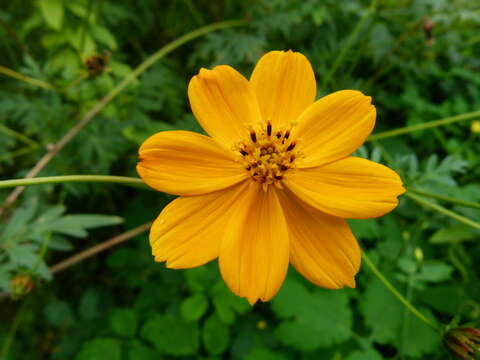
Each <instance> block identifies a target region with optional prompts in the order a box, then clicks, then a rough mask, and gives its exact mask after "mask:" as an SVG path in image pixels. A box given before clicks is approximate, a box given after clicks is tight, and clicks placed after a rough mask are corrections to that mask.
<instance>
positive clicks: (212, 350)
mask: <svg viewBox="0 0 480 360" xmlns="http://www.w3.org/2000/svg"><path fill="white" fill-rule="evenodd" d="M202 337H203V344H204V345H205V349H207V351H208V353H209V354H212V355H220V354H223V353H224V352H225V350H226V349H227V347H228V343H229V341H230V328H229V327H228V326H227V325H225V324H224V323H223V322H221V321H220V319H219V318H218V316H216V315H212V316H210V317H209V318H208V319H207V320H205V323H204V324H203V332H202Z"/></svg>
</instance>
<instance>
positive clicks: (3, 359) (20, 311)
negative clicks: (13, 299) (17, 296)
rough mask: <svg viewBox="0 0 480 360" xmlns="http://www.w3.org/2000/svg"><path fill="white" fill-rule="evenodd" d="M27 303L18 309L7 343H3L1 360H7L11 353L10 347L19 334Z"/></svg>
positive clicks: (23, 302)
mask: <svg viewBox="0 0 480 360" xmlns="http://www.w3.org/2000/svg"><path fill="white" fill-rule="evenodd" d="M26 302H27V300H26V299H25V300H23V301H22V304H21V305H20V307H19V308H18V310H17V313H16V314H15V317H14V318H13V322H12V325H10V329H9V330H8V334H7V337H6V338H5V341H4V342H3V345H2V351H1V352H0V359H1V360H6V359H7V355H8V353H9V351H10V347H11V346H12V343H13V339H14V338H15V334H16V333H17V330H18V326H19V325H20V321H21V320H22V315H23V311H24V310H25V309H26V306H25V304H26Z"/></svg>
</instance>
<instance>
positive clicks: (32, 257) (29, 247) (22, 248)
mask: <svg viewBox="0 0 480 360" xmlns="http://www.w3.org/2000/svg"><path fill="white" fill-rule="evenodd" d="M5 251H6V253H7V255H8V257H9V258H10V261H11V262H12V263H13V264H15V265H17V266H18V265H22V266H25V267H27V268H29V269H33V268H34V267H35V265H36V264H37V259H38V254H37V251H38V246H37V245H34V244H19V245H16V246H11V247H7V248H6V249H5Z"/></svg>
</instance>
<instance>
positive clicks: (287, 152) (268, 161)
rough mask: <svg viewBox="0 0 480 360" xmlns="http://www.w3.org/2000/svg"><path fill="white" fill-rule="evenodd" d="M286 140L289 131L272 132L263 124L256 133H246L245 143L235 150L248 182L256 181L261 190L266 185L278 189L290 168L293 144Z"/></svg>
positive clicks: (293, 142) (270, 127) (292, 161)
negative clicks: (248, 134)
mask: <svg viewBox="0 0 480 360" xmlns="http://www.w3.org/2000/svg"><path fill="white" fill-rule="evenodd" d="M289 137H290V130H289V129H288V130H278V131H273V129H272V124H270V123H267V125H266V127H265V128H263V129H260V131H255V130H250V138H249V140H247V141H242V142H240V143H239V144H237V146H236V148H235V149H236V151H238V152H240V154H241V161H242V163H243V164H244V165H245V169H246V170H247V171H248V173H249V175H250V177H251V178H252V180H253V181H258V182H260V183H261V184H262V186H263V189H264V190H266V189H267V186H268V185H270V184H273V185H275V186H276V187H278V188H280V189H281V188H282V185H281V180H282V179H283V176H284V173H285V172H286V171H288V170H289V169H291V168H293V167H294V163H295V158H296V157H297V154H296V152H295V151H294V149H295V145H296V143H295V141H292V140H289Z"/></svg>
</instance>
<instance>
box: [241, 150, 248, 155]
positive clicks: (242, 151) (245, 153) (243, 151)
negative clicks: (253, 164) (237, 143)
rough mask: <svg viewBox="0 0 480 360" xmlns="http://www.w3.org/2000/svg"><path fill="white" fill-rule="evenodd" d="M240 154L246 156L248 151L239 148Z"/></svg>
mask: <svg viewBox="0 0 480 360" xmlns="http://www.w3.org/2000/svg"><path fill="white" fill-rule="evenodd" d="M240 154H242V155H243V156H246V155H248V152H246V151H245V150H243V149H242V150H240Z"/></svg>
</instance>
